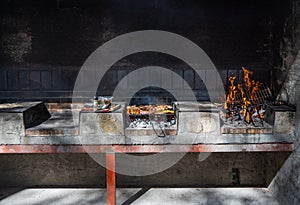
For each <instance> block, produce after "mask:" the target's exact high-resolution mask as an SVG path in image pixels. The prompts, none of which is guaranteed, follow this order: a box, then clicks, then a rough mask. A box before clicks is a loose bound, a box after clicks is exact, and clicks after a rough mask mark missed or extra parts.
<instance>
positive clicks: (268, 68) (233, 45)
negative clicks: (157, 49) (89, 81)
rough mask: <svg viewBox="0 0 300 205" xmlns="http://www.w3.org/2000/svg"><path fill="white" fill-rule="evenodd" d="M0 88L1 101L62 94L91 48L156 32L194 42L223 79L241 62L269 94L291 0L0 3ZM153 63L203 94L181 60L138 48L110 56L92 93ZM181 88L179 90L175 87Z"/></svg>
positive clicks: (66, 95)
mask: <svg viewBox="0 0 300 205" xmlns="http://www.w3.org/2000/svg"><path fill="white" fill-rule="evenodd" d="M0 7H1V14H2V15H1V16H2V18H1V25H0V26H1V55H0V60H1V61H0V63H1V65H0V66H1V67H0V90H1V94H0V95H1V99H2V101H7V100H14V99H18V100H20V99H43V100H47V101H50V100H53V101H57V100H68V98H69V97H70V96H71V91H72V89H73V86H74V82H75V79H76V76H77V74H78V71H79V69H80V66H81V65H82V64H83V63H84V61H85V60H86V59H87V57H88V56H89V55H90V54H91V53H92V52H93V51H94V50H95V49H97V48H98V47H99V46H101V45H102V44H103V43H105V42H107V41H108V40H110V39H112V38H114V37H117V36H119V35H121V34H125V33H128V32H133V31H138V30H164V31H169V32H174V33H177V34H179V35H182V36H184V37H186V38H188V39H190V40H191V41H193V42H195V43H196V44H197V45H198V46H200V47H201V48H202V49H203V50H204V51H205V52H206V53H207V54H208V56H209V57H210V58H211V60H212V61H213V63H214V64H215V65H216V67H217V68H218V71H219V73H220V75H221V78H222V79H223V82H224V85H225V86H226V84H227V78H228V76H229V75H231V74H235V75H237V76H238V78H239V79H240V78H241V76H242V75H241V74H242V73H241V66H245V67H247V68H249V69H251V70H253V71H254V78H255V79H256V80H260V81H263V82H265V83H267V84H268V85H269V86H271V88H272V89H273V91H274V92H276V86H275V84H274V82H276V80H275V79H274V73H276V72H275V70H274V69H275V68H276V67H280V65H281V64H282V56H281V54H282V52H281V51H282V44H281V42H282V38H283V36H284V35H285V30H286V22H287V19H289V18H290V14H291V12H292V1H283V0H277V1H273V0H265V1H259V0H246V1H238V0H229V1H221V0H213V1H208V0H204V1H192V0H189V1H184V2H182V1H179V0H164V1H137V0H134V1H127V0H126V1H121V0H116V1H96V0H88V1H83V0H79V1H69V0H57V1H54V0H47V1H42V2H41V1H38V0H28V1H20V0H12V1H8V0H4V1H1V6H0ZM148 65H157V66H163V67H167V68H169V69H172V70H174V71H175V72H176V73H178V74H179V75H180V76H182V77H183V79H185V80H186V81H187V82H188V83H189V85H190V86H191V87H192V89H193V90H194V92H195V94H196V96H197V98H198V100H209V97H208V95H207V93H206V88H205V85H203V82H202V80H201V79H200V77H199V76H197V75H195V72H194V71H193V70H191V69H190V68H189V67H188V66H187V65H186V64H185V63H184V62H182V61H180V60H179V59H176V58H175V57H172V56H169V55H163V54H160V53H153V52H145V53H137V54H134V55H131V56H128V57H126V58H124V59H121V60H120V61H118V62H117V63H116V64H115V65H114V66H113V67H112V68H111V69H110V71H108V72H107V74H106V77H105V79H106V80H104V81H102V83H101V84H100V86H99V94H103V95H109V94H112V91H113V89H114V88H115V86H116V85H117V83H118V82H119V81H120V80H121V79H122V78H123V77H124V76H126V75H127V74H128V73H129V72H130V71H132V70H135V69H137V68H140V67H143V66H148ZM176 89H182V90H184V88H176Z"/></svg>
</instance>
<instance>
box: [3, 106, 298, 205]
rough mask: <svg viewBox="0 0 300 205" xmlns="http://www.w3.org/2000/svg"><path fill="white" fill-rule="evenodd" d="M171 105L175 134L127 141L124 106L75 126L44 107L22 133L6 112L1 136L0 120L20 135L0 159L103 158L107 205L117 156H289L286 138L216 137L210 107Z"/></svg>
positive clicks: (65, 114) (66, 112) (8, 140)
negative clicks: (45, 114) (45, 113)
mask: <svg viewBox="0 0 300 205" xmlns="http://www.w3.org/2000/svg"><path fill="white" fill-rule="evenodd" d="M175 105H176V107H177V110H176V112H177V113H176V115H177V117H178V123H177V126H178V134H177V135H167V136H165V137H158V136H154V135H145V136H126V135H125V132H124V130H125V129H126V128H125V127H126V124H125V117H126V116H125V104H121V107H120V108H119V109H118V110H116V111H114V112H111V113H97V112H93V111H91V112H90V111H88V112H87V111H82V112H80V115H79V118H78V119H80V120H78V121H77V120H74V119H77V118H76V117H75V118H74V119H73V115H72V112H71V110H70V109H59V111H56V112H53V111H54V110H52V109H51V105H49V104H48V108H49V110H50V112H51V113H52V117H51V118H50V119H48V120H47V121H45V122H43V123H42V124H40V125H38V126H34V127H29V128H27V129H26V127H25V126H24V125H23V124H22V123H23V121H22V120H21V119H22V112H19V114H18V115H19V116H20V120H19V121H15V120H11V121H10V119H14V118H11V117H8V116H10V114H11V113H10V112H0V114H2V113H5V114H2V115H0V116H1V117H2V118H0V119H1V120H2V121H1V131H2V133H3V130H5V129H4V126H3V125H4V124H3V121H5V123H6V124H7V123H10V124H11V125H13V124H16V123H20V124H22V126H20V127H19V128H18V129H19V133H14V134H10V135H9V136H8V135H7V134H6V135H3V134H2V135H1V138H0V140H1V141H0V144H1V145H0V154H17V153H18V154H32V153H34V154H49V153H50V154H54V153H86V152H89V153H105V157H106V187H107V204H116V173H115V163H116V161H115V160H116V154H117V153H157V152H164V153H179V152H189V153H200V152H221V153H230V152H241V153H242V152H265V153H268V152H285V153H289V152H291V151H292V150H293V143H292V138H291V136H290V135H289V134H284V133H283V134H280V133H274V134H220V119H219V111H218V109H216V107H215V106H213V105H212V104H205V105H203V104H198V103H194V104H189V103H176V104H175ZM40 106H41V105H40ZM71 106H72V105H71ZM71 106H69V108H71ZM73 106H74V105H73ZM38 107H39V106H38ZM79 107H80V106H79ZM26 110H27V109H26ZM2 111H3V110H2ZM78 112H79V110H78ZM33 113H34V112H33ZM12 114H15V113H12ZM74 121H76V122H74ZM15 127H18V126H15ZM83 145H84V146H83Z"/></svg>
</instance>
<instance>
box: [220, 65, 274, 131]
mask: <svg viewBox="0 0 300 205" xmlns="http://www.w3.org/2000/svg"><path fill="white" fill-rule="evenodd" d="M242 69H243V73H244V77H243V80H242V82H241V83H237V82H236V76H230V77H229V83H230V85H229V87H228V94H227V96H226V102H225V103H224V109H225V122H227V123H228V122H229V123H235V122H239V123H240V122H245V123H247V124H252V125H254V126H261V127H263V126H264V113H265V109H266V106H267V105H268V104H270V103H272V101H273V100H272V94H271V91H270V89H269V88H268V87H267V86H266V85H264V84H263V83H261V82H259V81H255V80H253V79H252V74H253V73H252V72H251V71H249V70H248V69H246V68H244V67H242Z"/></svg>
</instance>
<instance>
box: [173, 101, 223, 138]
mask: <svg viewBox="0 0 300 205" xmlns="http://www.w3.org/2000/svg"><path fill="white" fill-rule="evenodd" d="M175 106H176V109H177V117H178V134H179V135H180V134H196V135H202V134H205V135H206V134H220V117H219V110H218V108H217V107H216V106H215V105H213V104H211V103H197V102H193V103H191V102H177V103H176V104H175Z"/></svg>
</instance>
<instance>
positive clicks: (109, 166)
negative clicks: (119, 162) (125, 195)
mask: <svg viewBox="0 0 300 205" xmlns="http://www.w3.org/2000/svg"><path fill="white" fill-rule="evenodd" d="M115 165H116V158H115V153H106V190H107V196H106V204H107V205H116V173H115Z"/></svg>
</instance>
